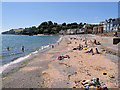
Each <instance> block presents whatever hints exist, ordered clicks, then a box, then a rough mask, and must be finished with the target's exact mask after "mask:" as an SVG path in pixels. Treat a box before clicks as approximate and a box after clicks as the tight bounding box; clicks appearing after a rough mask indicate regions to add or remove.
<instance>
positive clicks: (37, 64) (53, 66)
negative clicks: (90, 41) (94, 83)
mask: <svg viewBox="0 0 120 90" xmlns="http://www.w3.org/2000/svg"><path fill="white" fill-rule="evenodd" d="M70 42H72V43H71V44H70ZM75 42H77V44H75ZM79 43H84V42H82V41H81V40H73V39H72V40H70V39H69V38H63V40H62V41H61V43H59V45H57V46H56V47H54V48H53V49H51V50H48V51H46V52H44V53H42V55H40V56H37V57H36V58H35V59H34V60H32V61H30V62H28V63H27V64H26V66H25V67H23V68H20V70H19V71H17V72H15V73H12V74H10V75H8V76H7V77H4V78H3V82H2V83H3V88H73V87H76V88H81V87H83V86H82V85H81V84H80V83H77V85H76V84H75V83H74V81H75V80H76V81H80V82H81V81H82V80H90V79H92V78H99V79H100V82H104V83H105V84H106V85H107V87H108V88H117V81H114V80H110V78H109V75H112V74H114V75H117V73H118V67H117V66H118V65H117V64H118V63H115V62H112V61H111V60H109V59H108V58H106V57H105V56H104V52H103V54H95V55H91V53H85V52H86V50H81V51H79V50H73V48H75V47H77V46H78V45H79ZM95 47H96V46H94V47H89V48H88V50H90V48H93V49H95ZM97 47H99V46H97ZM60 55H69V56H70V58H69V59H67V58H66V59H64V60H61V61H59V60H57V57H58V56H60ZM103 72H107V75H103ZM89 74H91V76H89ZM115 78H117V76H116V77H115ZM113 81H114V82H113Z"/></svg>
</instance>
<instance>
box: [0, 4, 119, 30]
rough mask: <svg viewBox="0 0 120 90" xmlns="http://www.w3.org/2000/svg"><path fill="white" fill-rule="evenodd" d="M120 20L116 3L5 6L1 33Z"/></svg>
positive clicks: (3, 6)
mask: <svg viewBox="0 0 120 90" xmlns="http://www.w3.org/2000/svg"><path fill="white" fill-rule="evenodd" d="M117 17H118V3H117V2H2V31H7V30H10V29H13V28H25V27H30V26H38V25H39V24H40V23H41V22H44V21H50V20H51V21H52V22H57V23H59V24H61V23H64V22H66V23H72V22H77V23H80V22H83V23H99V22H101V21H105V19H109V18H117Z"/></svg>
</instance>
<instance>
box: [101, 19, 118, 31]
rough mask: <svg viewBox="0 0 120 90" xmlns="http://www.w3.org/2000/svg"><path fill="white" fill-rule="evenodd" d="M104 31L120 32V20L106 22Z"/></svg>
mask: <svg viewBox="0 0 120 90" xmlns="http://www.w3.org/2000/svg"><path fill="white" fill-rule="evenodd" d="M103 30H104V32H116V31H120V18H116V19H109V20H106V21H105V23H104V29H103Z"/></svg>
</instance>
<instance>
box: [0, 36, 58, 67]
mask: <svg viewBox="0 0 120 90" xmlns="http://www.w3.org/2000/svg"><path fill="white" fill-rule="evenodd" d="M1 36H2V52H0V57H2V65H5V64H8V63H10V62H12V61H15V60H17V59H19V58H20V57H23V56H25V57H24V58H28V57H29V55H28V54H30V53H32V54H35V53H36V52H37V51H38V50H40V49H43V48H46V47H48V46H49V44H55V43H56V42H57V41H58V40H59V39H60V37H59V36H28V35H1ZM22 46H24V52H23V51H22ZM8 47H9V50H8V49H7V48H8Z"/></svg>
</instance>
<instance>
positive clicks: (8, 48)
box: [7, 46, 25, 52]
mask: <svg viewBox="0 0 120 90" xmlns="http://www.w3.org/2000/svg"><path fill="white" fill-rule="evenodd" d="M24 49H25V48H24V46H22V48H21V50H22V52H24ZM7 50H8V51H10V47H9V46H8V47H7Z"/></svg>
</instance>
